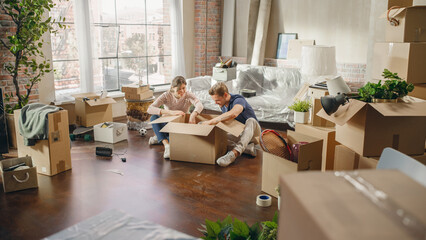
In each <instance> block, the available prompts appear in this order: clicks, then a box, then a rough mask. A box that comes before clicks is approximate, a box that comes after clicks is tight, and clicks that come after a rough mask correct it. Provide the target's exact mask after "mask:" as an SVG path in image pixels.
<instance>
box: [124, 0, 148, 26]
mask: <svg viewBox="0 0 426 240" xmlns="http://www.w3.org/2000/svg"><path fill="white" fill-rule="evenodd" d="M117 23H118V24H123V23H126V24H127V23H130V24H135V23H136V24H144V23H145V2H144V1H141V0H119V1H117Z"/></svg>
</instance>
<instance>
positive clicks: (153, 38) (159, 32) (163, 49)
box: [147, 25, 172, 56]
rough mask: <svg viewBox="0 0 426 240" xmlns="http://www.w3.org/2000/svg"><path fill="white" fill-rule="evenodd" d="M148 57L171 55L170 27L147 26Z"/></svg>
mask: <svg viewBox="0 0 426 240" xmlns="http://www.w3.org/2000/svg"><path fill="white" fill-rule="evenodd" d="M147 32H148V55H149V56H155V55H171V43H172V41H171V39H170V38H171V36H170V26H155V25H154V26H152V25H149V26H147Z"/></svg>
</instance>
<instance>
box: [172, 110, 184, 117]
mask: <svg viewBox="0 0 426 240" xmlns="http://www.w3.org/2000/svg"><path fill="white" fill-rule="evenodd" d="M170 112H171V114H172V115H175V116H176V115H181V116H185V113H184V112H182V111H179V110H174V111H170Z"/></svg>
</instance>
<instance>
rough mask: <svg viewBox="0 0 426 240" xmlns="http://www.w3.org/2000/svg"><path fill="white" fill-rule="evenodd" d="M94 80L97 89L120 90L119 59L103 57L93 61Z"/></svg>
mask: <svg viewBox="0 0 426 240" xmlns="http://www.w3.org/2000/svg"><path fill="white" fill-rule="evenodd" d="M93 62H94V64H93V68H94V69H93V75H94V77H93V82H94V86H95V91H101V90H103V89H106V90H118V67H117V59H102V60H94V61H93Z"/></svg>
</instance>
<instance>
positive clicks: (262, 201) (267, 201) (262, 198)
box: [256, 194, 272, 207]
mask: <svg viewBox="0 0 426 240" xmlns="http://www.w3.org/2000/svg"><path fill="white" fill-rule="evenodd" d="M271 203H272V199H271V196H269V195H266V194H260V195H258V196H257V198H256V204H257V205H258V206H261V207H269V206H271Z"/></svg>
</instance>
